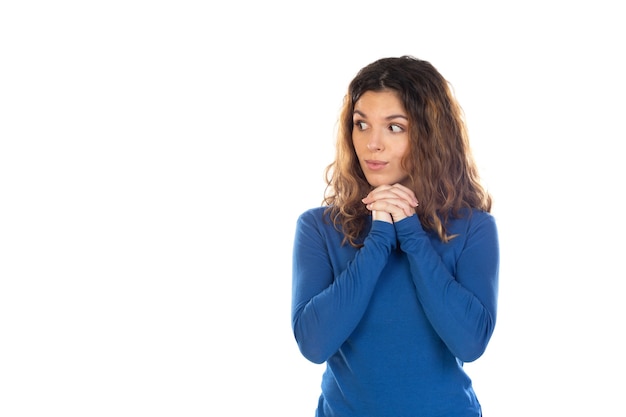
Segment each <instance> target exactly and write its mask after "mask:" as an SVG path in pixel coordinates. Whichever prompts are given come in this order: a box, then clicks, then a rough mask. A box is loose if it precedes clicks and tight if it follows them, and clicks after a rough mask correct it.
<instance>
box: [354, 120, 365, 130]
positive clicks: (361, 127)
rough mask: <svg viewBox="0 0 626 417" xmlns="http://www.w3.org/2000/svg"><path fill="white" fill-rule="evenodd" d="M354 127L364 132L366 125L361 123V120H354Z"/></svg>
mask: <svg viewBox="0 0 626 417" xmlns="http://www.w3.org/2000/svg"><path fill="white" fill-rule="evenodd" d="M354 127H356V128H357V129H358V130H365V129H367V123H365V122H363V121H361V120H355V121H354Z"/></svg>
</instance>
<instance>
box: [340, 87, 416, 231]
mask: <svg viewBox="0 0 626 417" xmlns="http://www.w3.org/2000/svg"><path fill="white" fill-rule="evenodd" d="M353 121H354V129H353V131H352V143H353V145H354V149H355V151H356V155H357V157H358V159H359V164H360V165H361V169H362V170H363V173H364V174H365V178H366V179H367V182H368V183H369V184H370V185H371V186H372V187H374V189H373V190H372V191H371V192H370V193H369V194H368V195H367V196H366V197H365V198H364V199H363V200H362V201H363V204H365V205H366V207H367V209H368V210H370V211H371V212H372V218H373V219H374V220H382V221H385V222H388V223H393V222H397V221H400V220H402V219H404V218H406V217H409V216H413V215H415V207H417V205H418V201H417V198H416V197H415V194H414V193H413V191H411V190H410V189H409V188H408V187H406V186H405V185H403V182H406V180H407V179H408V173H407V171H405V170H404V169H403V168H402V165H401V161H402V157H403V156H404V155H405V154H406V153H407V152H408V149H409V140H410V136H409V118H408V114H407V112H406V110H405V109H404V105H403V104H402V101H401V100H400V98H399V97H398V95H397V93H396V92H395V91H391V90H384V91H367V92H365V93H364V94H363V95H362V96H361V97H360V98H359V100H358V101H357V102H356V103H355V105H354V113H353Z"/></svg>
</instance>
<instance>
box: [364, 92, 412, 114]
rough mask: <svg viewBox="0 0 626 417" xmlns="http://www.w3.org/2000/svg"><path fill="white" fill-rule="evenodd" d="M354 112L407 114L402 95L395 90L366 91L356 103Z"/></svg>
mask: <svg viewBox="0 0 626 417" xmlns="http://www.w3.org/2000/svg"><path fill="white" fill-rule="evenodd" d="M354 110H355V111H358V112H360V113H367V112H373V111H375V112H393V113H405V110H404V105H403V103H402V100H400V95H399V94H398V92H397V91H395V90H381V91H372V90H370V91H366V92H365V93H363V94H362V95H361V97H359V99H358V100H357V101H356V102H355V103H354Z"/></svg>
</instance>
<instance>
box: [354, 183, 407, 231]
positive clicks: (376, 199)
mask: <svg viewBox="0 0 626 417" xmlns="http://www.w3.org/2000/svg"><path fill="white" fill-rule="evenodd" d="M361 201H362V202H363V204H365V207H367V209H368V210H370V211H371V212H372V219H373V220H382V221H385V222H387V223H393V222H398V221H400V220H402V219H404V218H406V217H410V216H412V215H414V214H415V207H417V206H418V204H419V203H418V201H417V198H416V197H415V193H413V191H411V190H410V189H409V188H407V187H405V186H404V185H401V184H394V185H380V186H378V187H376V188H375V189H373V190H372V191H370V193H369V194H368V195H367V196H366V197H365V198H364V199H362V200H361Z"/></svg>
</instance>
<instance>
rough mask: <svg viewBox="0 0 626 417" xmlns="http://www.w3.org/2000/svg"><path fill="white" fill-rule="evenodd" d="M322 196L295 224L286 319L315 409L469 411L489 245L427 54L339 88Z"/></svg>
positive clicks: (453, 118) (399, 414) (456, 131)
mask: <svg viewBox="0 0 626 417" xmlns="http://www.w3.org/2000/svg"><path fill="white" fill-rule="evenodd" d="M326 172H327V176H326V178H327V182H328V187H327V190H326V193H325V198H324V204H323V205H322V206H321V207H317V208H312V209H310V210H308V211H306V212H304V213H303V214H302V215H301V216H300V217H299V219H298V222H297V226H296V235H295V241H294V248H293V294H292V312H291V317H292V326H293V331H294V335H295V339H296V341H297V343H298V346H299V348H300V351H301V352H302V355H304V357H305V358H307V359H308V360H310V361H312V362H314V363H324V362H326V371H325V372H324V374H323V377H322V384H321V395H320V397H319V403H318V405H317V411H316V416H318V417H322V416H324V417H330V416H341V417H348V416H355V417H356V416H358V417H365V416H367V417H377V416H393V417H404V416H406V417H409V416H410V417H415V416H429V417H430V416H454V417H460V416H468V417H469V416H480V415H481V406H480V403H479V402H478V400H477V398H476V395H475V392H474V390H473V387H472V383H471V379H470V378H469V377H468V375H467V374H466V372H465V371H464V369H463V363H464V362H471V361H474V360H476V359H477V358H479V357H480V356H481V355H482V354H483V353H484V351H485V349H486V347H487V344H488V342H489V340H490V338H491V335H492V333H493V331H494V326H495V323H496V310H497V295H498V269H499V246H498V237H497V228H496V224H495V221H494V218H493V216H492V215H491V214H490V210H491V196H490V195H489V193H488V192H487V191H486V190H485V188H484V187H483V186H482V185H481V184H480V180H479V176H478V172H477V168H476V165H475V163H474V161H473V159H472V156H471V151H470V146H469V142H468V137H467V134H466V129H465V125H464V122H463V117H462V110H461V108H460V106H459V105H458V103H457V102H456V100H455V98H454V96H453V94H452V92H451V89H450V87H449V85H448V83H447V81H446V80H445V79H444V78H443V77H442V76H441V74H440V73H439V72H438V71H437V70H436V69H435V68H434V67H433V66H432V65H431V64H430V63H428V62H426V61H423V60H419V59H416V58H414V57H410V56H403V57H399V58H383V59H380V60H378V61H375V62H373V63H371V64H370V65H368V66H366V67H365V68H363V69H362V70H361V71H360V72H359V73H358V74H357V75H356V77H355V78H354V79H353V80H352V82H351V83H350V85H349V89H348V93H347V95H346V96H345V99H344V105H343V108H342V111H341V115H340V123H339V129H338V140H337V151H336V158H335V161H334V162H333V163H332V164H330V165H329V166H328V167H327V171H326Z"/></svg>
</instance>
